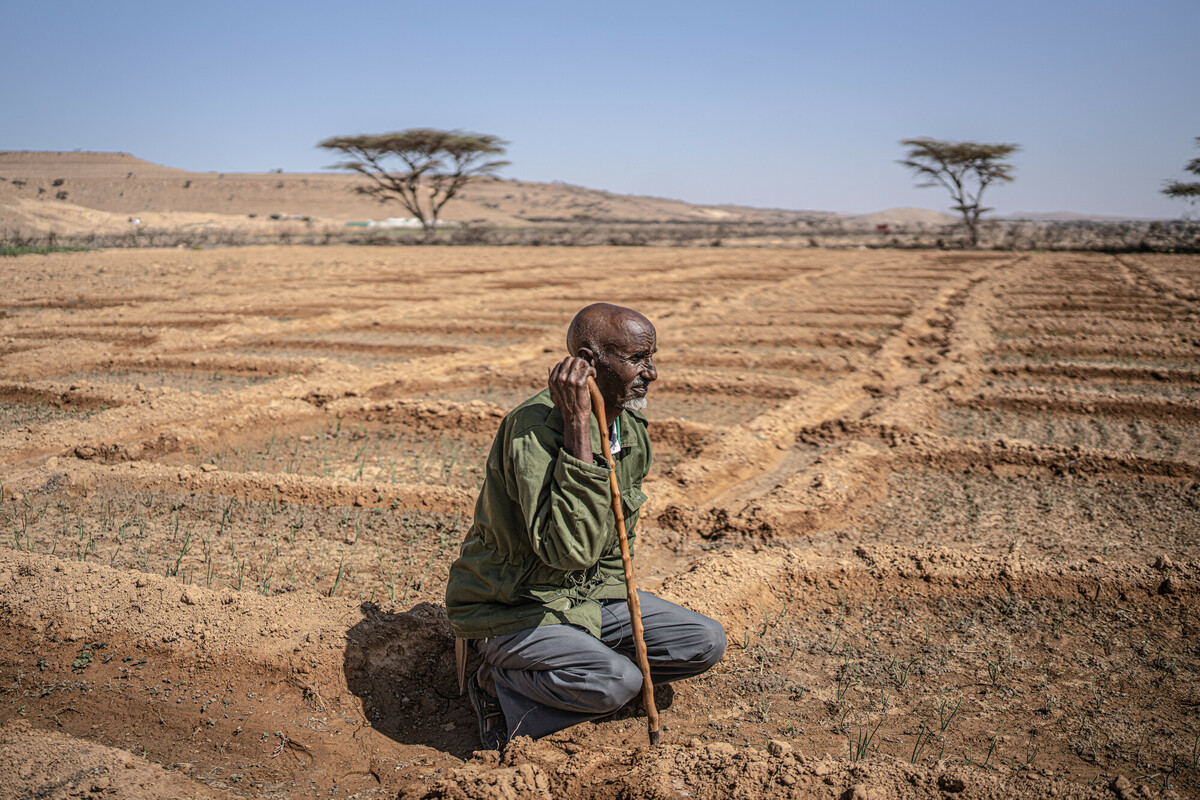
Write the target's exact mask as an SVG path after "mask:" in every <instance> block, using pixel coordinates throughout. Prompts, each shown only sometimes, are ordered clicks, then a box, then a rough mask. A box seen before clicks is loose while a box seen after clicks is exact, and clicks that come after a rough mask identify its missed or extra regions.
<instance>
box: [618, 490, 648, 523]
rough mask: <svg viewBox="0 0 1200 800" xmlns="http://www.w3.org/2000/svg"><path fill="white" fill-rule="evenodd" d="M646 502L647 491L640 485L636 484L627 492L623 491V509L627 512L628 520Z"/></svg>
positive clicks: (626, 517)
mask: <svg viewBox="0 0 1200 800" xmlns="http://www.w3.org/2000/svg"><path fill="white" fill-rule="evenodd" d="M645 502H646V493H645V492H643V491H642V488H641V487H640V486H634V487H632V488H631V489H630V490H629V491H627V492H621V511H622V512H623V513H624V514H625V519H626V520H628V519H629V518H630V517H631V516H633V515H634V514H636V513H637V512H638V509H640V508H641V507H642V504H644V503H645Z"/></svg>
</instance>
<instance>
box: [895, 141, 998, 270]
mask: <svg viewBox="0 0 1200 800" xmlns="http://www.w3.org/2000/svg"><path fill="white" fill-rule="evenodd" d="M900 144H902V145H904V146H905V147H907V148H909V150H908V154H907V156H906V157H905V158H904V159H902V160H901V161H899V162H898V163H900V164H902V165H904V166H906V167H908V168H909V169H911V170H912V171H913V172H914V173H915V174H916V176H917V177H919V178H923V179H925V182H924V183H920V184H917V185H918V186H919V187H922V188H923V187H926V186H944V187H945V188H946V189H947V190H949V192H950V197H951V198H952V199H953V200H954V205H952V206H951V208H953V209H954V210H956V211H958V212H959V213H960V214H962V219H963V225H965V226H966V228H967V235H968V237H969V238H970V242H971V247H975V246H976V245H978V244H979V217H980V215H981V214H983V213H985V212H987V211H991V210H992V209H990V208H984V206H983V205H982V203H981V202H980V198H982V197H983V190H984V189H986V188H987V187H988V186H989V185H990V184H992V183H995V182H996V181H1011V180H1012V179H1013V178H1012V170H1013V167H1012V165H1011V164H1008V163H1006V162H1005V161H1004V159H1005V158H1007V157H1008V156H1010V155H1012V154H1013V153H1015V152H1016V151H1018V150H1020V149H1021V146H1020V145H1016V144H982V143H980V142H944V141H941V140H939V139H930V138H928V137H922V138H920V139H904V140H902V141H901V142H900Z"/></svg>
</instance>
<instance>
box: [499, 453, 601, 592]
mask: <svg viewBox="0 0 1200 800" xmlns="http://www.w3.org/2000/svg"><path fill="white" fill-rule="evenodd" d="M506 462H507V463H506V464H505V471H506V473H507V475H506V478H507V482H508V491H509V496H510V497H511V498H512V499H513V500H514V501H516V502H517V503H518V504H519V505H520V507H521V516H522V517H523V519H524V523H525V535H526V537H527V542H528V544H529V546H530V547H531V548H532V550H533V552H534V553H535V554H536V555H537V557H538V558H539V559H540V560H541V561H542V562H544V563H545V564H546V565H547V566H550V567H553V568H554V569H560V570H565V571H574V570H582V569H587V568H589V567H591V566H592V565H593V564H595V563H596V562H597V561H599V560H600V557H601V556H602V555H603V554H604V553H605V551H606V550H608V549H609V548H610V547H611V546H612V543H613V541H615V539H616V520H615V518H614V516H613V513H612V495H611V494H610V491H611V490H610V488H609V479H608V470H607V469H605V468H603V467H599V466H596V465H595V464H589V463H587V462H585V461H581V460H579V459H578V458H575V457H574V456H572V455H571V454H569V453H567V452H566V451H565V450H563V449H562V447H561V446H560V445H559V444H558V442H557V441H553V440H552V438H551V437H547V436H545V434H544V431H541V432H539V431H537V430H531V431H527V432H526V433H525V434H523V435H519V436H517V437H515V438H513V439H512V440H511V441H510V443H509V451H508V453H507V458H506Z"/></svg>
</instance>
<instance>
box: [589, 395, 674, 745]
mask: <svg viewBox="0 0 1200 800" xmlns="http://www.w3.org/2000/svg"><path fill="white" fill-rule="evenodd" d="M587 383H588V391H589V392H590V393H591V395H592V413H594V414H595V415H596V421H597V422H599V423H600V446H601V448H602V449H603V451H604V458H605V459H606V460H607V461H608V482H609V486H610V487H612V505H613V515H614V516H616V518H617V537H618V538H619V539H620V542H621V564H622V566H623V567H624V568H625V592H626V596H627V597H628V600H629V621H630V623H631V624H632V625H633V645H634V648H635V650H636V651H637V664H638V668H639V669H640V670H641V671H642V705H643V706H644V707H645V709H646V726H647V728H648V731H649V734H650V744H658V739H659V733H658V709H656V708H655V707H654V682H653V681H652V680H651V679H650V659H649V658H648V657H647V656H646V637H645V633H644V630H643V628H642V607H641V604H640V603H639V602H638V596H637V585H636V584H635V583H634V580H633V557H632V556H630V555H629V537H628V536H627V535H626V533H625V514H624V512H623V511H622V509H621V487H619V486H618V485H617V465H616V462H614V461H613V457H612V450H611V449H610V447H609V442H608V420H607V419H605V414H604V397H603V396H602V395H601V394H600V387H598V386H596V381H595V379H593V378H592V377H591V376H589V377H588V379H587Z"/></svg>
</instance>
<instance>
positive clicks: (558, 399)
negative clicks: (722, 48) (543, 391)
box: [549, 356, 596, 464]
mask: <svg viewBox="0 0 1200 800" xmlns="http://www.w3.org/2000/svg"><path fill="white" fill-rule="evenodd" d="M595 374H596V370H595V368H594V367H592V365H591V364H589V363H588V362H586V361H584V360H583V359H582V358H576V357H574V356H567V357H566V358H564V359H563V360H562V361H561V362H559V363H558V364H555V365H554V366H553V367H551V368H550V380H549V383H550V399H551V400H553V401H554V405H555V406H556V407H557V408H558V410H559V412H560V413H561V414H562V415H563V449H564V450H566V451H567V452H568V453H570V454H571V455H573V456H575V457H576V458H578V459H579V460H581V461H586V462H588V463H589V464H590V463H591V461H592V436H591V432H590V431H591V428H590V425H589V422H590V420H589V419H588V418H589V417H590V416H591V415H592V397H591V395H590V394H589V393H588V386H587V379H588V376H589V375H592V376H594V375H595Z"/></svg>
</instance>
